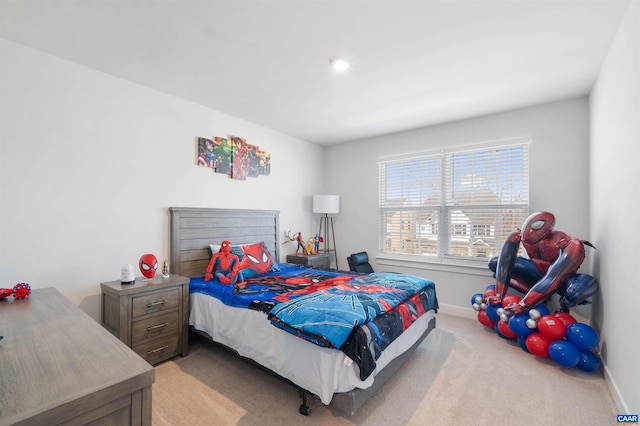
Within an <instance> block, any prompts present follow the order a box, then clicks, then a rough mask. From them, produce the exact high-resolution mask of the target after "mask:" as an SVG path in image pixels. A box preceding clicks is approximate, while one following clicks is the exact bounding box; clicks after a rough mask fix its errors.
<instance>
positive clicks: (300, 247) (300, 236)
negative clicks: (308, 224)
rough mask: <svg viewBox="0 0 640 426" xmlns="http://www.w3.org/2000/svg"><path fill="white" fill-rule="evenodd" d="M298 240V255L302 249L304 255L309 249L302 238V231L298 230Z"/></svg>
mask: <svg viewBox="0 0 640 426" xmlns="http://www.w3.org/2000/svg"><path fill="white" fill-rule="evenodd" d="M296 241H297V242H298V247H297V248H296V256H297V255H298V252H299V251H300V249H302V254H303V255H304V254H307V253H306V252H307V249H306V248H305V247H304V240H303V239H302V232H298V235H296Z"/></svg>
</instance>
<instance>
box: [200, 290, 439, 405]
mask: <svg viewBox="0 0 640 426" xmlns="http://www.w3.org/2000/svg"><path fill="white" fill-rule="evenodd" d="M434 317H435V311H434V310H431V311H428V312H427V313H425V314H424V315H423V316H422V317H420V318H418V320H416V321H415V322H414V323H413V324H412V325H411V326H410V327H409V328H408V329H407V330H406V331H405V332H404V333H402V334H401V335H400V337H398V338H397V339H396V340H395V341H394V342H393V343H391V345H389V347H387V348H386V349H385V350H384V351H383V352H382V355H381V356H380V358H379V359H378V360H377V362H376V364H377V368H376V370H375V371H374V373H373V374H371V375H370V376H369V377H368V378H367V379H366V380H365V381H362V380H360V375H359V370H358V366H357V365H356V364H354V363H353V362H352V361H351V359H350V358H349V357H347V356H346V355H345V354H344V353H343V352H341V351H339V350H336V349H327V348H322V347H320V346H317V345H315V344H313V343H310V342H307V341H306V340H303V339H301V338H299V337H296V336H294V335H292V334H290V333H287V332H285V331H283V330H281V329H279V328H277V327H275V326H273V325H271V323H270V322H269V321H268V319H267V317H266V314H264V313H262V312H259V311H254V310H251V309H242V308H234V307H230V306H227V305H225V304H223V303H222V302H221V301H220V300H218V299H216V298H214V297H211V296H207V295H205V294H202V293H191V297H190V313H189V325H191V326H193V327H194V328H195V329H196V330H199V331H204V332H206V333H207V334H208V335H209V336H211V337H212V338H213V340H214V341H216V342H219V343H222V344H223V345H225V346H228V347H230V348H232V349H234V350H236V351H237V352H238V353H239V354H240V355H242V356H244V357H247V358H250V359H252V360H254V361H256V362H257V363H259V364H261V365H262V366H264V367H266V368H268V369H270V370H272V371H274V372H275V373H277V374H278V375H280V376H282V377H284V378H286V379H288V380H290V381H291V382H293V383H294V384H296V385H298V386H300V387H301V388H303V389H305V390H307V391H309V392H311V393H313V394H315V395H317V396H319V397H320V400H321V401H322V402H323V403H324V404H326V405H328V404H329V403H330V402H331V399H332V398H333V394H334V393H339V392H348V391H350V390H353V389H355V388H361V389H366V388H368V387H370V386H371V385H372V384H373V381H374V379H375V375H376V373H377V372H378V371H379V370H381V369H383V368H384V366H385V365H387V364H388V363H389V362H390V361H391V360H393V359H394V358H395V357H397V356H398V355H400V354H402V353H403V352H405V351H406V350H407V349H408V348H410V347H411V346H412V345H413V344H414V343H415V342H416V341H417V340H418V339H419V338H420V336H421V335H422V334H423V333H424V332H425V330H427V329H428V328H429V322H430V321H431V319H432V318H434Z"/></svg>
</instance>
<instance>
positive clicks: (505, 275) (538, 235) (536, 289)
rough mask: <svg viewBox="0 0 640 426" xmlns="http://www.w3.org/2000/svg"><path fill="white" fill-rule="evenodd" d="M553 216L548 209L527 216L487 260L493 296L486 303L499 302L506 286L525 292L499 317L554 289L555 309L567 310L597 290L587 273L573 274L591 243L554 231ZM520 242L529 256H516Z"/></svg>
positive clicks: (536, 302) (532, 303) (531, 305)
mask: <svg viewBox="0 0 640 426" xmlns="http://www.w3.org/2000/svg"><path fill="white" fill-rule="evenodd" d="M554 225H555V217H554V215H553V214H552V213H549V212H538V213H534V214H532V215H531V216H529V217H528V218H527V219H526V220H525V221H524V223H523V224H522V230H521V231H520V230H519V231H516V232H513V233H511V234H510V235H509V236H508V237H507V240H506V241H505V243H504V245H503V247H502V251H501V253H500V256H499V257H498V258H497V260H496V259H495V258H494V259H492V260H491V262H489V268H490V269H491V270H492V271H494V272H495V277H496V286H495V296H493V295H489V296H487V297H486V299H485V301H484V302H485V303H487V304H488V305H498V304H500V303H502V299H503V298H504V297H505V295H506V293H507V290H508V288H509V287H513V288H515V289H516V290H518V291H520V292H521V293H525V296H524V297H523V298H522V299H521V300H520V302H517V303H510V304H508V305H507V306H505V307H504V315H503V316H502V318H501V319H502V320H503V321H506V320H508V319H509V317H511V316H512V315H515V314H519V313H521V312H523V311H524V310H525V308H526V309H532V308H534V307H536V306H537V305H539V304H540V303H543V302H545V301H547V300H548V299H549V298H550V297H551V296H552V295H553V294H554V293H558V294H559V295H560V296H561V297H560V301H559V302H560V305H561V307H560V308H559V309H558V311H563V312H568V311H569V308H572V307H574V306H576V305H578V304H583V303H588V302H586V299H588V298H589V297H591V296H592V295H594V294H595V293H596V292H597V291H598V282H597V280H596V279H595V278H593V277H591V276H590V275H585V274H576V271H577V270H578V268H579V267H580V265H581V264H582V261H583V260H584V258H585V251H584V245H588V246H589V247H593V245H592V244H591V243H590V242H588V241H584V240H580V239H578V238H575V237H572V236H570V235H567V234H565V233H564V232H560V231H554V230H553V227H554ZM520 243H522V245H523V247H524V249H525V250H526V252H527V254H528V255H529V259H526V258H523V257H518V256H517V254H518V249H519V247H520Z"/></svg>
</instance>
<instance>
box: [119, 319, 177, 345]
mask: <svg viewBox="0 0 640 426" xmlns="http://www.w3.org/2000/svg"><path fill="white" fill-rule="evenodd" d="M180 326H181V321H180V312H179V311H172V312H167V313H166V314H161V315H155V316H152V317H150V318H144V319H141V320H140V321H136V322H134V323H133V333H132V335H131V342H132V344H133V345H134V346H135V345H138V344H142V343H145V340H151V339H157V338H159V337H165V336H171V335H176V334H177V333H179V332H180Z"/></svg>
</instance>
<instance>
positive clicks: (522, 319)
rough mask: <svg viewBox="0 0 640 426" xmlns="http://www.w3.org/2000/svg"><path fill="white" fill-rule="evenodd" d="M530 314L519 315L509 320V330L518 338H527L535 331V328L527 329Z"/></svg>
mask: <svg viewBox="0 0 640 426" xmlns="http://www.w3.org/2000/svg"><path fill="white" fill-rule="evenodd" d="M528 319H529V315H528V314H518V315H514V316H512V317H511V318H509V328H510V329H511V330H513V332H514V333H516V334H517V335H518V336H521V337H527V336H528V335H530V334H531V333H533V332H534V331H535V329H533V328H529V327H527V320H528Z"/></svg>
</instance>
